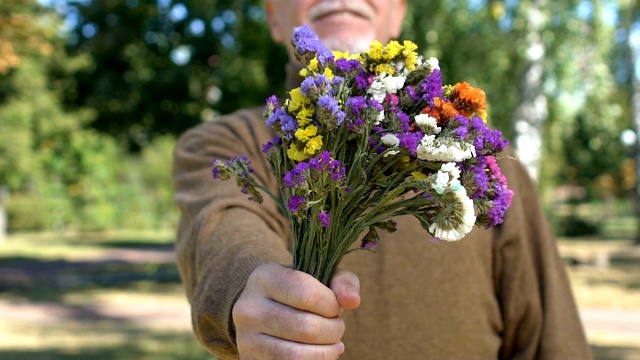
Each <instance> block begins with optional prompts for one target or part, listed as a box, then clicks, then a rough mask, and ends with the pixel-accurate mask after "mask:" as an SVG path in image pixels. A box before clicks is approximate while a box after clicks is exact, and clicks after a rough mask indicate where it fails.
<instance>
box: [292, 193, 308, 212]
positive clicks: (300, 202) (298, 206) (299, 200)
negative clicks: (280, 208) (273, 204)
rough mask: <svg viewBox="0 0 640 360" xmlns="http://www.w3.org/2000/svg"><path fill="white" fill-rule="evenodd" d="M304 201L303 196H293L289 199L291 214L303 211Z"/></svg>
mask: <svg viewBox="0 0 640 360" xmlns="http://www.w3.org/2000/svg"><path fill="white" fill-rule="evenodd" d="M305 203H306V199H305V198H304V197H303V196H298V195H293V196H292V197H291V199H289V204H288V205H289V209H290V210H291V211H293V212H296V211H302V210H304V206H305Z"/></svg>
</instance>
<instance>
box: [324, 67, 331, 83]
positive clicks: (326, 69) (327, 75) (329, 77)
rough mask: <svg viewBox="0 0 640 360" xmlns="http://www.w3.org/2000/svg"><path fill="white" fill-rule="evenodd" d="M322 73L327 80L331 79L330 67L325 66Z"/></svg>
mask: <svg viewBox="0 0 640 360" xmlns="http://www.w3.org/2000/svg"><path fill="white" fill-rule="evenodd" d="M322 75H324V76H326V77H327V79H329V81H331V80H333V71H331V69H329V68H325V69H324V72H323V73H322Z"/></svg>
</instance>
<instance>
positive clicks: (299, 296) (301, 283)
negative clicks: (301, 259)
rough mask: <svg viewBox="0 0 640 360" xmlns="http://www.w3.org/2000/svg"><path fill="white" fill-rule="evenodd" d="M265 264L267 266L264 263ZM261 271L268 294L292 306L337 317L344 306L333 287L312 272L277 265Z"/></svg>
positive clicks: (271, 297) (277, 300)
mask: <svg viewBox="0 0 640 360" xmlns="http://www.w3.org/2000/svg"><path fill="white" fill-rule="evenodd" d="M263 266H264V265H263ZM267 266H273V268H270V269H269V271H265V272H261V279H259V281H261V282H263V285H264V287H263V288H264V290H265V292H266V295H267V297H269V298H270V299H272V300H274V301H276V302H279V303H281V304H284V305H288V306H290V307H293V308H296V309H299V310H304V311H308V312H311V313H314V314H318V315H321V316H324V317H326V318H333V317H337V316H338V315H339V313H340V305H339V303H338V301H337V299H336V296H335V295H334V294H333V292H332V291H331V289H329V288H328V287H326V286H324V285H323V284H322V283H321V282H320V281H318V280H317V279H315V278H314V277H313V276H311V275H309V274H305V273H303V272H301V271H296V270H292V269H288V268H285V267H282V266H277V265H267Z"/></svg>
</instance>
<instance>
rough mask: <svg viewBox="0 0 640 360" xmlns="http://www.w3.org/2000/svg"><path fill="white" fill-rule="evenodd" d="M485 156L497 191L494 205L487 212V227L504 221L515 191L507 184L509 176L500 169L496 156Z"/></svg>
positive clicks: (493, 186) (493, 185) (494, 188)
mask: <svg viewBox="0 0 640 360" xmlns="http://www.w3.org/2000/svg"><path fill="white" fill-rule="evenodd" d="M485 158H486V163H487V167H488V169H489V172H490V173H491V180H492V182H493V184H492V188H493V190H494V192H495V195H494V198H493V206H492V207H491V209H489V211H488V212H487V216H488V217H489V223H488V224H487V228H490V227H492V226H496V225H498V224H500V223H502V221H503V219H504V214H505V213H506V212H507V209H508V208H509V206H511V200H512V199H513V194H514V193H513V190H511V189H509V187H508V186H507V178H506V177H505V176H504V175H503V174H502V172H501V171H500V167H499V166H498V163H497V161H496V158H495V157H493V156H486V157H485Z"/></svg>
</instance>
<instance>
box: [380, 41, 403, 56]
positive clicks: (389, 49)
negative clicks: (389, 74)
mask: <svg viewBox="0 0 640 360" xmlns="http://www.w3.org/2000/svg"><path fill="white" fill-rule="evenodd" d="M401 51H402V45H400V43H399V42H397V41H395V40H393V41H391V42H389V44H387V46H385V47H384V59H385V60H391V59H393V58H395V57H396V56H398V54H400V52H401Z"/></svg>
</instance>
